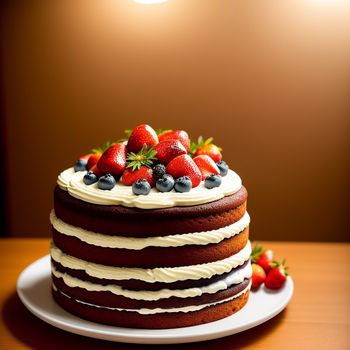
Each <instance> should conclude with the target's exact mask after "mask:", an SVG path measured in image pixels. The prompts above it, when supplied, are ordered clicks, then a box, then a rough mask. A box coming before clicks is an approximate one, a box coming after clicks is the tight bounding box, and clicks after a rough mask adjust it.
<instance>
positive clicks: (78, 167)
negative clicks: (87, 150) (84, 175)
mask: <svg viewBox="0 0 350 350" xmlns="http://www.w3.org/2000/svg"><path fill="white" fill-rule="evenodd" d="M87 162H88V161H87V159H84V158H79V159H78V160H77V161H76V162H75V164H74V171H75V172H77V171H85V170H86V164H87Z"/></svg>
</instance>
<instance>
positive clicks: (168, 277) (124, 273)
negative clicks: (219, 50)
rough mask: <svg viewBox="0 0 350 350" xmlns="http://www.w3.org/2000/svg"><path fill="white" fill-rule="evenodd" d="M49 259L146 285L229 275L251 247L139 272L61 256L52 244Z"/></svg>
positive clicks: (136, 269)
mask: <svg viewBox="0 0 350 350" xmlns="http://www.w3.org/2000/svg"><path fill="white" fill-rule="evenodd" d="M50 253H51V257H52V259H53V260H54V261H56V262H57V263H59V264H61V265H63V266H64V267H67V268H70V269H73V270H83V271H85V272H86V273H87V274H88V275H89V276H92V277H96V278H105V279H111V280H129V279H136V280H141V281H145V282H149V283H153V282H165V283H172V282H176V281H184V280H187V279H191V280H198V279H200V278H210V277H212V276H214V275H221V274H223V273H225V272H229V271H231V270H232V269H234V268H235V267H237V266H240V265H242V264H243V263H244V262H245V261H247V260H248V259H249V257H250V253H251V244H250V242H249V241H248V242H247V244H246V246H245V247H244V248H243V249H242V250H240V251H239V252H238V253H236V254H234V255H232V256H230V257H228V258H226V259H223V260H218V261H214V262H210V263H205V264H197V265H188V266H179V267H157V268H154V269H142V268H137V267H114V266H106V265H101V264H96V263H92V262H88V261H85V260H82V259H79V258H75V257H73V256H70V255H68V254H65V253H63V252H62V251H61V250H60V249H59V248H57V247H56V246H55V245H54V243H52V244H51V249H50Z"/></svg>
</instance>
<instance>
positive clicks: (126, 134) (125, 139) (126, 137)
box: [117, 129, 132, 142]
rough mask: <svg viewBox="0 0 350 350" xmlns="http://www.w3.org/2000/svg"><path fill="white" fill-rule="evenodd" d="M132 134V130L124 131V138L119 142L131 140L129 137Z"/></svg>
mask: <svg viewBox="0 0 350 350" xmlns="http://www.w3.org/2000/svg"><path fill="white" fill-rule="evenodd" d="M131 133H132V129H125V130H124V137H122V138H121V139H119V140H118V141H117V142H125V141H128V140H129V137H130V135H131Z"/></svg>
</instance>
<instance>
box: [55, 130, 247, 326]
mask: <svg viewBox="0 0 350 350" xmlns="http://www.w3.org/2000/svg"><path fill="white" fill-rule="evenodd" d="M221 157H222V154H221V152H220V149H219V148H218V147H217V146H215V145H213V144H212V139H208V140H203V139H199V141H198V142H197V143H195V142H192V145H190V144H189V138H188V135H187V133H186V132H185V131H182V130H181V131H178V130H177V131H160V132H159V133H158V135H157V134H156V133H155V131H154V130H153V129H152V128H151V127H150V126H148V125H145V124H143V125H140V126H138V127H136V128H135V129H134V130H133V131H132V133H131V135H128V136H127V140H125V141H123V142H120V143H114V144H109V145H107V147H105V149H102V150H97V151H95V153H93V154H89V155H87V156H85V157H81V158H79V159H78V161H77V162H76V164H75V166H74V167H71V168H68V169H66V170H64V171H63V172H62V173H61V174H60V175H59V176H58V181H57V186H56V187H55V190H54V208H53V210H52V212H51V214H50V221H51V224H52V242H51V247H50V253H51V266H52V294H53V297H54V299H55V301H56V302H57V303H58V304H59V305H60V306H61V307H63V308H64V309H65V310H67V311H68V312H70V313H72V314H74V315H77V316H79V317H81V318H83V319H86V320H90V321H94V322H97V323H103V324H109V325H113V326H120V327H130V328H177V327H186V326H193V325H198V324H202V323H207V322H212V321H216V320H219V319H222V318H224V317H227V316H230V315H232V314H233V313H235V312H237V311H238V310H240V309H241V308H242V307H244V305H245V304H246V302H247V300H248V297H249V291H250V286H251V274H252V270H251V264H250V254H251V245H250V242H249V222H250V218H249V215H248V213H247V211H246V204H247V191H246V189H245V187H244V186H243V185H242V182H241V179H240V177H239V175H238V174H236V173H235V172H234V171H233V170H232V169H228V166H227V165H226V163H225V162H224V161H222V159H221Z"/></svg>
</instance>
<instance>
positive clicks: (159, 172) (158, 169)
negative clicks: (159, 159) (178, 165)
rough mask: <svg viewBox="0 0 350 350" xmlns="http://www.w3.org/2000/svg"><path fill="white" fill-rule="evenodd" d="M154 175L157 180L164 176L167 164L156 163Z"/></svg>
mask: <svg viewBox="0 0 350 350" xmlns="http://www.w3.org/2000/svg"><path fill="white" fill-rule="evenodd" d="M152 170H153V177H154V179H155V180H158V179H160V178H161V177H163V175H165V172H166V170H165V165H164V164H156V165H155V166H154V167H153V168H152Z"/></svg>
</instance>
